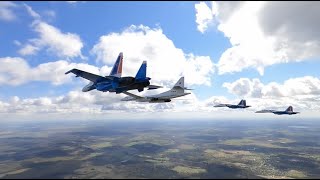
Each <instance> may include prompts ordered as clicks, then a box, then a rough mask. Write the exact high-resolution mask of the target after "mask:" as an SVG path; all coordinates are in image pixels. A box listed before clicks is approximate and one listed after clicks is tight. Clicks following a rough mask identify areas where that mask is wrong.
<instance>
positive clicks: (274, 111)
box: [256, 106, 300, 115]
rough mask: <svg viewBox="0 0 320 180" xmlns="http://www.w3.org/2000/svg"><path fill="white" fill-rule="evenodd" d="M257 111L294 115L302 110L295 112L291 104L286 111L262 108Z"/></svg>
mask: <svg viewBox="0 0 320 180" xmlns="http://www.w3.org/2000/svg"><path fill="white" fill-rule="evenodd" d="M256 113H273V114H276V115H283V114H288V115H293V114H298V113H300V112H293V108H292V106H289V107H288V108H287V109H286V110H285V111H276V110H266V109H265V110H261V111H257V112H256Z"/></svg>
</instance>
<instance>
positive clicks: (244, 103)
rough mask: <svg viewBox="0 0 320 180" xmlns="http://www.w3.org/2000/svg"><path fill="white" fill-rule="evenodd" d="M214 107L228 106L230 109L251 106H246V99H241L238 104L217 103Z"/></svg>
mask: <svg viewBox="0 0 320 180" xmlns="http://www.w3.org/2000/svg"><path fill="white" fill-rule="evenodd" d="M214 107H228V108H231V109H238V108H248V107H251V106H247V105H246V100H244V99H242V100H241V101H240V102H239V104H238V105H234V104H218V105H215V106H214Z"/></svg>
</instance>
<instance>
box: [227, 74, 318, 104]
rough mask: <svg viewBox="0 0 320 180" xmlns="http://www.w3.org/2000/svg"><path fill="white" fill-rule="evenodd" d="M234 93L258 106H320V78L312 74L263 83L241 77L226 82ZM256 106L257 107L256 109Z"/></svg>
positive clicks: (229, 89)
mask: <svg viewBox="0 0 320 180" xmlns="http://www.w3.org/2000/svg"><path fill="white" fill-rule="evenodd" d="M223 87H226V88H227V89H228V91H229V92H230V93H232V94H234V95H237V96H240V97H241V98H246V99H247V102H248V99H249V100H250V101H253V102H254V105H255V107H256V108H258V109H259V108H261V109H263V108H276V107H281V108H286V107H287V106H289V105H293V106H294V107H297V108H298V109H299V108H300V109H311V110H315V109H318V108H320V106H319V103H318V102H319V100H320V79H319V78H316V77H312V76H304V77H299V78H291V79H288V80H286V81H285V82H284V83H283V84H279V83H275V82H270V83H268V84H263V83H261V82H260V80H259V79H257V78H255V79H252V80H250V79H248V78H240V79H238V80H237V81H235V82H232V83H224V84H223ZM256 108H255V109H256Z"/></svg>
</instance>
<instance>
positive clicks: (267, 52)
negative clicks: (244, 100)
mask: <svg viewBox="0 0 320 180" xmlns="http://www.w3.org/2000/svg"><path fill="white" fill-rule="evenodd" d="M319 5H320V3H319V2H292V3H289V2H262V1H261V2H237V3H235V2H222V1H218V2H212V3H211V6H210V7H211V8H210V7H209V6H207V5H206V4H205V3H202V2H200V3H198V4H197V5H196V7H198V8H196V10H197V9H199V7H200V6H201V7H202V9H207V8H210V9H211V14H212V18H211V17H208V16H205V18H202V19H206V20H203V21H199V20H198V18H197V20H196V22H197V23H198V24H199V26H198V29H199V28H200V29H201V27H207V26H206V24H208V23H210V22H209V20H211V21H217V22H218V25H217V28H218V30H219V31H221V32H223V33H224V35H225V36H226V37H228V38H229V40H230V43H231V45H232V47H231V48H229V49H227V50H226V51H225V52H224V53H223V54H222V55H221V57H220V60H219V62H218V64H217V65H218V72H219V74H224V73H234V72H240V71H242V70H244V69H247V68H255V69H256V70H257V71H258V72H259V73H260V75H263V73H264V68H265V67H267V66H270V65H273V64H278V63H288V62H297V61H303V60H308V59H310V58H316V57H319V55H320V53H319V52H320V38H319V37H320V36H319V34H318V33H319V32H320V26H319V23H317V21H318V20H317V17H318V16H319V15H320V14H319V12H320V6H319ZM203 6H207V7H203ZM205 12H206V11H205ZM203 13H204V12H203ZM198 14H199V13H198ZM198 14H197V17H198ZM206 14H207V15H208V14H210V13H206ZM199 22H201V23H199ZM202 29H204V30H205V28H202ZM201 32H203V31H201Z"/></svg>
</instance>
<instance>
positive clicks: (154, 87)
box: [147, 85, 162, 90]
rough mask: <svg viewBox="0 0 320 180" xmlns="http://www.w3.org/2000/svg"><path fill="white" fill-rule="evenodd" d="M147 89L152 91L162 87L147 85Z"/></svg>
mask: <svg viewBox="0 0 320 180" xmlns="http://www.w3.org/2000/svg"><path fill="white" fill-rule="evenodd" d="M147 88H148V90H152V89H158V88H162V86H156V85H149V86H147Z"/></svg>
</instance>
